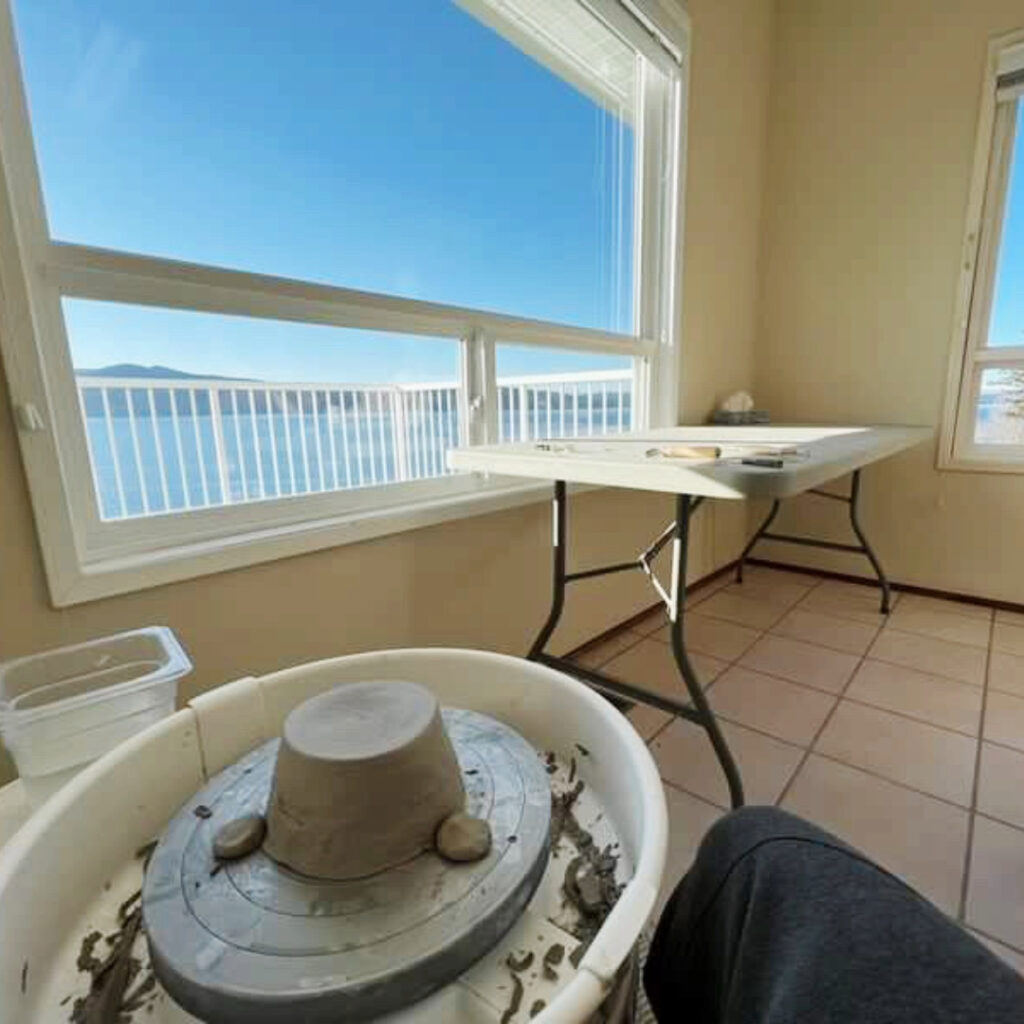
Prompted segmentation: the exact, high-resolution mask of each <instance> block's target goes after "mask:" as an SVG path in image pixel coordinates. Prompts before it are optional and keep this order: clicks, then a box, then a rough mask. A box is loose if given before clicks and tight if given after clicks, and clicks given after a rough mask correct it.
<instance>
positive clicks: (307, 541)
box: [51, 478, 590, 608]
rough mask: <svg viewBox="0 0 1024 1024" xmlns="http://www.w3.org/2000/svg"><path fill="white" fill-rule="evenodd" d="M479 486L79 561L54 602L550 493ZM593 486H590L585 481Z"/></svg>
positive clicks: (237, 565) (54, 589) (535, 487)
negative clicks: (382, 506) (384, 506)
mask: <svg viewBox="0 0 1024 1024" xmlns="http://www.w3.org/2000/svg"><path fill="white" fill-rule="evenodd" d="M505 480H506V482H505V483H503V484H498V483H494V484H493V485H492V486H491V487H488V488H487V489H485V490H482V491H479V492H477V493H473V494H469V495H466V494H459V495H456V496H452V497H448V498H435V499H432V500H429V501H419V502H415V503H411V504H407V505H399V506H395V507H393V508H387V509H377V510H375V511H365V512H357V513H351V514H348V515H345V516H337V517H332V518H323V519H317V520H308V521H305V522H301V523H295V524H290V525H287V526H277V527H273V528H269V529H262V530H254V531H250V532H245V533H238V534H234V535H232V536H228V537H219V538H217V539H215V540H206V541H202V542H199V543H183V544H180V545H176V546H173V547H166V548H161V549H160V550H156V551H151V552H147V553H144V554H135V555H131V556H126V557H118V558H106V559H100V560H96V561H93V562H88V563H86V564H84V565H81V566H79V567H78V568H77V570H75V571H72V572H70V573H67V574H62V575H63V577H64V578H62V579H61V580H60V581H59V582H58V581H57V580H53V581H51V584H52V585H51V593H52V599H53V604H54V606H56V607H58V608H60V607H65V606H68V605H74V604H81V603H83V602H86V601H95V600H99V599H101V598H105V597H112V596H114V595H116V594H125V593H130V592H132V591H136V590H145V589H148V588H150V587H158V586H162V585H164V584H167V583H176V582H180V581H182V580H187V579H193V578H195V577H199V576H208V575H212V574H214V573H220V572H227V571H230V570H233V569H242V568H245V567H246V566H250V565H257V564H260V563H262V562H271V561H277V560H278V559H282V558H291V557H293V556H295V555H302V554H309V553H311V552H314V551H321V550H324V549H326V548H333V547H341V546H342V545H345V544H355V543H358V542H360V541H366V540H373V539H375V538H378V537H387V536H390V535H391V534H396V533H404V532H407V531H409V530H418V529H422V528H423V527H427V526H435V525H438V524H440V523H446V522H452V521H454V520H458V519H468V518H470V517H472V516H479V515H486V514H487V513H490V512H500V511H503V510H505V509H511V508H518V507H520V506H523V505H530V504H534V503H536V502H538V501H544V500H546V499H547V498H548V497H549V496H550V494H551V488H550V486H549V485H548V484H543V483H542V484H538V483H529V484H523V483H522V482H512V481H509V480H508V478H505ZM586 489H587V490H589V489H590V488H586Z"/></svg>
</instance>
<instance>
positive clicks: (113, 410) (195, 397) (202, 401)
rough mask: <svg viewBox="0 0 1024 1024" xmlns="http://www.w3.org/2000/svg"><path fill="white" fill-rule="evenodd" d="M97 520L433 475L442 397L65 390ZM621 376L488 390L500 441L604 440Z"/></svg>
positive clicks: (445, 435)
mask: <svg viewBox="0 0 1024 1024" xmlns="http://www.w3.org/2000/svg"><path fill="white" fill-rule="evenodd" d="M77 384H78V392H79V398H80V401H81V406H82V414H83V417H84V421H85V429H86V437H87V440H88V445H89V454H90V458H91V460H92V469H93V479H94V481H95V484H96V490H97V494H98V495H99V501H100V514H101V516H102V518H103V519H105V520H116V519H127V518H130V517H134V516H147V515H158V514H162V513H166V512H183V511H188V510H191V509H198V508H209V507H213V506H220V505H229V504H235V503H238V502H245V501H258V500H260V499H264V498H281V497H287V496H290V495H300V494H312V493H319V492H323V491H335V490H344V489H347V488H352V487H368V486H373V485H376V484H386V483H398V482H401V481H404V480H421V479H424V478H427V477H437V476H442V475H444V474H446V473H448V472H449V470H448V469H447V467H446V465H445V452H446V451H447V449H448V448H450V447H453V446H455V445H457V444H459V443H460V432H459V424H460V421H461V419H460V415H459V389H458V387H457V385H455V384H393V385H380V386H377V385H351V384H344V385H331V384H263V383H258V382H250V381H233V380H215V379H197V378H166V379H165V378H159V377H153V378H146V377H124V378H116V377H95V376H89V375H81V376H79V377H78V378H77ZM632 387H633V377H632V373H631V371H629V370H623V371H604V372H594V373H572V374H562V375H544V376H529V377H514V378H512V377H508V378H499V379H498V394H499V437H500V439H501V440H502V441H521V440H531V439H534V438H541V437H578V436H582V435H593V434H604V433H615V432H619V431H622V430H628V429H630V426H631V423H632V411H633V405H632Z"/></svg>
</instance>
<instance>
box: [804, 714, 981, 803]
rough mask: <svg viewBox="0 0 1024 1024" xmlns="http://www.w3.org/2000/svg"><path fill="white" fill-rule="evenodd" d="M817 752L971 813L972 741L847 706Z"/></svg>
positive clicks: (831, 724) (974, 746) (832, 721)
mask: <svg viewBox="0 0 1024 1024" xmlns="http://www.w3.org/2000/svg"><path fill="white" fill-rule="evenodd" d="M814 749H815V751H817V752H818V753H819V754H826V755H828V756H829V757H834V758H837V759H838V760H840V761H845V762H846V763H847V764H852V765H854V767H857V768H864V769H865V770H867V771H871V772H875V773H877V774H878V775H883V776H885V778H887V779H891V780H892V781H893V782H899V783H902V784H903V785H904V786H911V787H913V788H914V789H919V790H921V791H922V792H924V793H928V794H929V795H930V796H937V797H940V798H942V799H943V800H950V801H952V802H953V803H956V804H960V805H961V806H963V807H970V805H971V792H972V789H973V787H974V762H975V758H976V756H977V752H978V744H977V742H976V741H975V740H973V739H971V737H969V736H962V735H961V734H960V733H955V732H950V731H949V730H948V729H938V728H936V727H935V726H934V725H925V724H924V723H923V722H914V721H911V720H910V719H909V718H903V717H902V716H900V715H893V714H890V713H889V712H888V711H881V710H879V709H878V708H869V707H865V706H864V705H862V704H853V703H851V702H850V701H846V700H844V701H842V702H841V703H840V705H839V707H838V708H836V712H835V714H834V715H833V716H832V717H831V718H830V719H829V723H828V725H827V726H825V731H824V732H823V733H822V734H821V738H820V739H819V740H818V742H817V743H816V744H815V747H814Z"/></svg>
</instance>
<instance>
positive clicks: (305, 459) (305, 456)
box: [295, 389, 313, 494]
mask: <svg viewBox="0 0 1024 1024" xmlns="http://www.w3.org/2000/svg"><path fill="white" fill-rule="evenodd" d="M295 401H296V403H297V404H298V407H299V441H300V442H301V444H300V449H299V450H300V451H301V452H302V476H303V480H304V481H305V492H306V494H309V493H311V492H312V490H313V481H312V480H311V479H310V476H309V445H308V444H307V439H306V402H305V394H304V392H302V391H299V390H298V389H296V391H295Z"/></svg>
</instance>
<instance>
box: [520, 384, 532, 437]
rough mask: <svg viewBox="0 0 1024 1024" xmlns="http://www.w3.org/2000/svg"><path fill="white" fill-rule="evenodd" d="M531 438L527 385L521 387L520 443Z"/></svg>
mask: <svg viewBox="0 0 1024 1024" xmlns="http://www.w3.org/2000/svg"><path fill="white" fill-rule="evenodd" d="M529 438H530V399H529V392H528V391H527V390H526V385H525V384H520V385H519V437H518V440H520V441H528V440H529Z"/></svg>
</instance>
